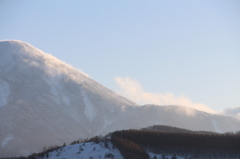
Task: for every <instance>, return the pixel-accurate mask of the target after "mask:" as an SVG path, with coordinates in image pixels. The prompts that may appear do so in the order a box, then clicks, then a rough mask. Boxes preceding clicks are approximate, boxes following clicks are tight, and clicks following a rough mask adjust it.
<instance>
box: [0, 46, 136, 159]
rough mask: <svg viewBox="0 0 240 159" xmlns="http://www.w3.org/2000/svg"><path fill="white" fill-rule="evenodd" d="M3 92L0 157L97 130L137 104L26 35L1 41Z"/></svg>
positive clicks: (0, 100)
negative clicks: (27, 39)
mask: <svg viewBox="0 0 240 159" xmlns="http://www.w3.org/2000/svg"><path fill="white" fill-rule="evenodd" d="M0 95H1V96H0V157H2V156H11V155H13V156H15V155H29V154H30V153H31V152H38V151H41V150H42V148H43V147H44V146H51V145H62V144H63V142H71V141H73V140H76V139H78V138H86V137H90V136H95V135H97V134H100V133H101V130H102V128H105V129H107V127H108V125H109V124H110V122H109V121H112V120H113V118H115V117H117V116H118V115H119V113H118V112H119V111H120V110H121V108H122V106H127V105H132V106H134V105H136V104H135V103H133V102H131V101H130V100H128V99H126V98H124V97H122V96H120V95H118V94H116V93H114V92H113V91H111V90H109V89H107V88H105V87H103V86H102V85H100V84H99V83H97V82H96V81H94V80H92V79H91V78H89V77H87V76H86V75H84V74H82V73H81V72H79V71H78V70H76V69H74V68H73V67H72V66H70V65H68V64H65V63H63V62H61V61H60V60H58V59H56V58H55V57H53V56H51V55H49V54H46V53H44V52H42V51H40V50H38V49H36V48H34V47H33V46H31V45H29V44H27V43H24V42H21V41H1V42H0Z"/></svg>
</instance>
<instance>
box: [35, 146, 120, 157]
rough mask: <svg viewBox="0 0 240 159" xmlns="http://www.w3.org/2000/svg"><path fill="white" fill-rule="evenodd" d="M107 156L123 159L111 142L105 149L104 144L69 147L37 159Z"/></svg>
mask: <svg viewBox="0 0 240 159" xmlns="http://www.w3.org/2000/svg"><path fill="white" fill-rule="evenodd" d="M108 155H109V156H110V155H111V156H112V155H113V156H112V157H113V158H114V159H123V157H122V155H121V153H120V152H119V150H118V149H117V148H115V147H114V146H113V145H112V143H111V142H107V147H106V145H105V144H104V142H100V143H93V142H88V143H80V144H75V145H69V146H65V147H63V148H60V149H58V150H55V151H52V152H49V153H47V154H45V155H44V157H39V158H38V159H63V158H66V159H67V158H71V159H88V158H92V159H94V158H95V159H99V158H102V159H104V158H105V157H106V158H108Z"/></svg>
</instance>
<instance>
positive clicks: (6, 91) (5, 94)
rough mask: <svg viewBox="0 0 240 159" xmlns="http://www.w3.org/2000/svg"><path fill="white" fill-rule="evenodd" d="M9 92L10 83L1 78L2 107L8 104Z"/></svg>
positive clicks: (0, 101) (0, 98) (0, 104)
mask: <svg viewBox="0 0 240 159" xmlns="http://www.w3.org/2000/svg"><path fill="white" fill-rule="evenodd" d="M9 94H10V89H9V85H8V83H7V82H5V81H3V80H1V79H0V107H2V106H4V105H6V104H7V99H8V96H9Z"/></svg>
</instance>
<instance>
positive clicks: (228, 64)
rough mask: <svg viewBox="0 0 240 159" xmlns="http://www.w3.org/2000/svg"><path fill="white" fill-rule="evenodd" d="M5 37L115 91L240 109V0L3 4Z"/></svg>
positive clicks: (0, 27) (25, 0)
mask: <svg viewBox="0 0 240 159" xmlns="http://www.w3.org/2000/svg"><path fill="white" fill-rule="evenodd" d="M0 39H1V40H4V39H16V40H22V41H25V42H28V43H30V44H32V45H33V46H35V47H37V48H39V49H41V50H43V51H44V52H47V53H50V54H52V55H53V56H55V57H57V58H59V59H60V60H63V61H65V62H67V63H69V64H71V65H73V66H74V67H76V68H80V69H82V70H83V71H84V72H86V73H87V74H89V75H90V76H91V77H92V78H93V79H95V80H96V81H98V82H99V83H101V84H103V85H104V86H106V87H108V88H110V89H112V90H114V91H115V90H116V89H117V84H116V82H115V81H114V78H115V77H117V76H119V77H122V78H123V77H129V78H130V79H134V80H135V81H138V82H139V83H140V84H141V86H142V88H143V90H144V91H146V92H151V93H156V94H164V93H166V92H171V93H173V94H174V95H175V96H179V95H182V94H183V95H185V97H187V98H189V99H190V100H191V101H192V102H195V103H202V104H204V105H207V106H208V107H210V108H212V109H215V110H223V109H226V108H229V107H236V106H240V1H239V0H196V1H193V0H183V1H179V0H168V1H161V0H158V1H157V0H151V1H149V0H148V1H147V0H145V1H143V0H131V1H129V0H123V1H122V0H121V1H112V0H102V1H97V0H91V1H79V0H75V1H67V0H65V1H63V0H52V1H48V0H41V1H32V0H21V1H16V0H0Z"/></svg>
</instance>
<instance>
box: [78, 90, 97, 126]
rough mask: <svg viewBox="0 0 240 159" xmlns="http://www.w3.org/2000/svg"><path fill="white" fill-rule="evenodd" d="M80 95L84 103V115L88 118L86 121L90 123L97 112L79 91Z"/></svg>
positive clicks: (86, 97)
mask: <svg viewBox="0 0 240 159" xmlns="http://www.w3.org/2000/svg"><path fill="white" fill-rule="evenodd" d="M81 95H82V97H83V102H84V105H85V107H84V115H85V116H86V117H87V118H88V120H89V121H90V122H92V121H93V120H94V119H95V117H96V115H97V111H96V109H95V108H94V106H93V105H92V103H91V101H90V100H89V98H88V96H87V95H86V94H85V93H84V92H83V91H81Z"/></svg>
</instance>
